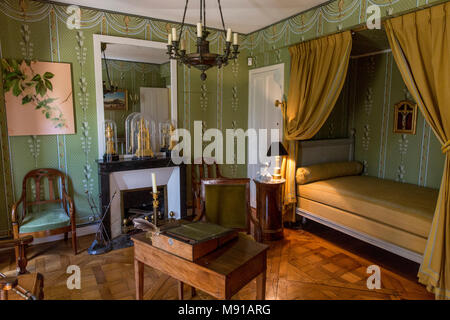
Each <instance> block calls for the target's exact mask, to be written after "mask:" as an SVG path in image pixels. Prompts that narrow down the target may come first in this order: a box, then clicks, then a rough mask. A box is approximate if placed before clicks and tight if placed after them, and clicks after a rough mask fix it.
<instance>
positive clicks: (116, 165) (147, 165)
mask: <svg viewBox="0 0 450 320" xmlns="http://www.w3.org/2000/svg"><path fill="white" fill-rule="evenodd" d="M97 164H98V175H99V179H98V181H99V191H100V201H101V208H106V206H107V205H108V203H109V201H110V197H111V194H110V175H111V173H114V172H121V171H131V170H143V169H155V168H165V167H179V168H180V205H181V212H180V218H184V217H186V215H187V212H186V166H185V165H184V164H181V165H176V164H174V163H173V162H172V160H171V159H170V158H162V159H156V158H155V159H145V160H119V161H113V162H104V161H102V160H97ZM104 225H105V227H106V230H107V232H108V234H109V236H111V215H110V211H108V212H107V213H106V216H105V219H104Z"/></svg>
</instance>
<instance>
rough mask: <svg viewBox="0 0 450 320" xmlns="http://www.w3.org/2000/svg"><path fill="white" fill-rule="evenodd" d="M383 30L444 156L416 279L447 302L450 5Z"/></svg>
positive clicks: (422, 12) (406, 17)
mask: <svg viewBox="0 0 450 320" xmlns="http://www.w3.org/2000/svg"><path fill="white" fill-rule="evenodd" d="M385 27H386V32H387V35H388V39H389V43H390V45H391V48H392V53H393V55H394V58H395V61H396V63H397V65H398V67H399V69H400V72H401V74H402V77H403V80H404V81H405V84H406V86H407V87H408V90H409V91H410V92H411V94H412V96H413V97H414V99H415V100H416V102H417V104H418V106H419V109H420V110H421V112H422V113H423V115H424V117H425V119H426V121H427V123H428V124H429V125H430V126H431V127H432V129H433V131H434V133H435V134H436V136H437V137H438V139H439V141H440V142H441V144H442V151H443V153H444V154H445V156H446V160H445V167H444V174H443V177H442V182H441V188H440V192H439V197H438V201H437V204H436V210H435V212H434V218H433V223H432V226H431V230H430V233H429V236H428V242H427V246H426V249H425V253H424V259H423V262H422V264H421V266H420V270H419V273H418V277H419V281H420V282H421V283H423V284H425V285H426V286H427V289H428V290H429V291H431V292H434V294H435V296H436V298H437V299H450V185H449V183H450V157H449V151H450V63H449V58H450V3H445V4H442V5H438V6H435V7H431V8H428V9H424V10H420V11H417V12H414V13H410V14H407V15H404V16H401V17H397V18H393V19H390V20H387V21H386V22H385Z"/></svg>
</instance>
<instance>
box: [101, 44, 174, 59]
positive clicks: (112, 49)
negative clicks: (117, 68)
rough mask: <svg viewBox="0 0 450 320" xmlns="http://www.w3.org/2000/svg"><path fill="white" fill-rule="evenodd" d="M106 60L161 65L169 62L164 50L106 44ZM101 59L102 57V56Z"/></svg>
mask: <svg viewBox="0 0 450 320" xmlns="http://www.w3.org/2000/svg"><path fill="white" fill-rule="evenodd" d="M105 54H106V59H113V60H124V61H135V62H145V63H156V64H161V63H165V62H169V56H168V55H167V53H166V50H164V49H157V48H148V47H141V46H130V45H125V44H117V43H108V44H107V45H106V51H105ZM102 57H103V55H102Z"/></svg>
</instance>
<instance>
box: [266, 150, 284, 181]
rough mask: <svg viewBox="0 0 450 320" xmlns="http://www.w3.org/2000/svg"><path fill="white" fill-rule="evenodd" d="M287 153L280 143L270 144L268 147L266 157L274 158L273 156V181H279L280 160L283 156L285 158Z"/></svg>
mask: <svg viewBox="0 0 450 320" xmlns="http://www.w3.org/2000/svg"><path fill="white" fill-rule="evenodd" d="M287 155H288V152H287V151H286V148H285V147H284V146H283V144H282V143H281V142H280V141H277V142H272V144H271V145H270V147H269V150H267V156H268V157H274V156H275V168H274V169H273V175H272V176H273V180H280V179H281V169H280V158H281V157H283V156H287Z"/></svg>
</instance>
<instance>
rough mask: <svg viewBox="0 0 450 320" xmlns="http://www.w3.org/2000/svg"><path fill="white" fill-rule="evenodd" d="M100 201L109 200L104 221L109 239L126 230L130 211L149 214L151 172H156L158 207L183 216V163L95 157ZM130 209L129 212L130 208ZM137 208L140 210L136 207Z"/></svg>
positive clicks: (167, 212) (104, 205)
mask: <svg viewBox="0 0 450 320" xmlns="http://www.w3.org/2000/svg"><path fill="white" fill-rule="evenodd" d="M98 166H99V186H100V192H101V194H100V199H101V205H102V207H103V208H105V207H106V206H107V205H108V203H109V202H110V200H111V198H112V196H113V195H114V194H115V196H114V198H113V199H112V201H111V207H110V209H109V211H108V212H107V213H106V216H105V219H104V224H105V227H106V230H107V233H108V234H109V236H110V237H111V239H118V238H119V237H121V236H123V235H124V231H125V232H126V233H127V232H128V231H130V229H129V228H127V226H128V227H130V226H131V225H130V221H127V222H126V226H125V228H124V220H125V219H129V218H130V215H133V214H136V215H137V214H142V215H144V216H145V215H149V212H151V215H153V206H152V201H153V198H152V196H151V194H150V192H151V184H152V182H151V174H152V173H155V174H156V184H157V186H158V191H160V198H159V200H160V208H159V209H160V211H161V212H163V213H164V215H165V217H167V215H168V214H169V213H170V212H173V213H174V217H175V218H176V219H180V218H184V217H186V167H185V165H175V164H173V163H172V161H171V159H170V158H164V159H147V160H120V161H115V162H109V163H108V162H103V161H101V160H99V161H98ZM130 209H131V212H130ZM139 210H141V211H139Z"/></svg>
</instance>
